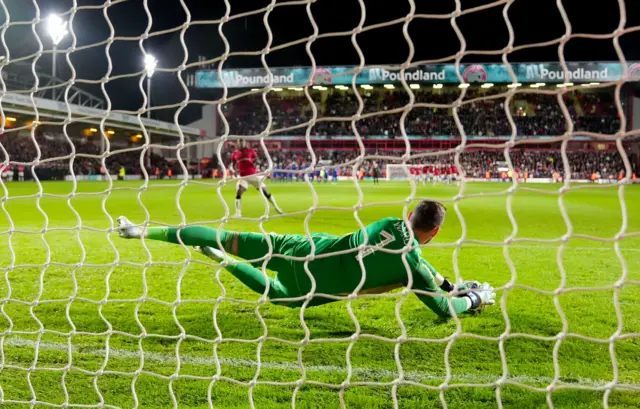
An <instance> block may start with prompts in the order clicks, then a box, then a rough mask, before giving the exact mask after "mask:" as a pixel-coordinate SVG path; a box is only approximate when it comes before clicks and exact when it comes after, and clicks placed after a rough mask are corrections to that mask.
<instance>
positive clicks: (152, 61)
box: [144, 54, 158, 78]
mask: <svg viewBox="0 0 640 409" xmlns="http://www.w3.org/2000/svg"><path fill="white" fill-rule="evenodd" d="M157 67H158V60H157V59H156V57H154V56H153V55H151V54H145V56H144V71H145V73H146V74H147V77H149V78H151V77H153V74H154V73H155V72H156V68H157Z"/></svg>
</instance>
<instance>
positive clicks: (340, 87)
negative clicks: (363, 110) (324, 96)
mask: <svg viewBox="0 0 640 409" xmlns="http://www.w3.org/2000/svg"><path fill="white" fill-rule="evenodd" d="M336 89H339V90H342V91H347V90H348V89H349V87H347V86H346V85H336Z"/></svg>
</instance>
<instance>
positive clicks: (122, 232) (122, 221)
mask: <svg viewBox="0 0 640 409" xmlns="http://www.w3.org/2000/svg"><path fill="white" fill-rule="evenodd" d="M116 223H117V227H116V232H118V236H120V237H122V238H123V239H138V238H140V236H142V228H140V227H138V226H136V225H134V224H133V223H131V222H130V221H129V219H127V218H126V217H124V216H120V217H118V218H117V219H116Z"/></svg>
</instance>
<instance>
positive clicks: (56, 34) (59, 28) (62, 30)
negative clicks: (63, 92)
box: [46, 14, 69, 100]
mask: <svg viewBox="0 0 640 409" xmlns="http://www.w3.org/2000/svg"><path fill="white" fill-rule="evenodd" d="M46 30H47V34H48V35H49V37H51V41H52V42H53V54H52V57H51V78H52V81H53V85H54V86H55V85H56V51H57V49H58V44H60V42H61V41H62V39H63V38H64V37H65V36H66V35H67V34H69V31H68V30H67V23H66V22H65V21H64V20H62V18H60V16H57V15H55V14H52V15H50V16H49V18H48V19H47V25H46ZM51 94H52V97H53V99H54V100H55V99H56V89H55V87H54V88H53V89H52V90H51Z"/></svg>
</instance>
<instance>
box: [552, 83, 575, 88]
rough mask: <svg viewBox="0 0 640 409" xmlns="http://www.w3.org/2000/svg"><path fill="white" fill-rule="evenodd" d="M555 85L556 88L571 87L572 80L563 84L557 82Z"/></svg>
mask: <svg viewBox="0 0 640 409" xmlns="http://www.w3.org/2000/svg"><path fill="white" fill-rule="evenodd" d="M556 87H558V88H565V87H573V82H565V83H564V84H557V85H556Z"/></svg>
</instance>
